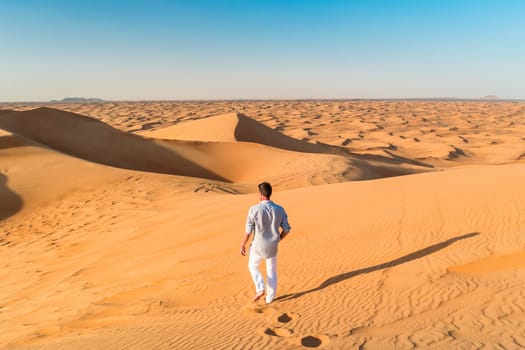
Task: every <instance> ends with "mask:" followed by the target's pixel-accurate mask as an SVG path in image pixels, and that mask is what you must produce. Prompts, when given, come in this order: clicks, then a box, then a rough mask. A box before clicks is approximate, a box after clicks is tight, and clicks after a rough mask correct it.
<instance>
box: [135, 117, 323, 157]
mask: <svg viewBox="0 0 525 350" xmlns="http://www.w3.org/2000/svg"><path fill="white" fill-rule="evenodd" d="M143 134H144V135H147V136H150V137H156V138H163V139H173V140H188V141H214V142H253V143H259V144H261V145H266V146H270V147H274V148H281V149H285V150H289V151H296V152H312V153H322V152H327V151H328V150H327V146H326V145H320V144H318V145H315V144H311V143H308V142H304V141H301V140H297V139H294V138H292V137H289V136H286V135H284V134H282V133H280V132H278V131H276V130H274V129H272V128H269V127H268V126H266V125H264V124H262V123H259V122H258V121H256V120H254V119H251V118H249V117H247V116H246V115H244V114H241V113H228V114H223V115H217V116H212V117H208V118H203V119H198V120H192V121H187V122H183V123H180V124H176V125H173V126H170V127H166V128H162V129H158V130H154V131H147V132H143Z"/></svg>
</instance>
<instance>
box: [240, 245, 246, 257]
mask: <svg viewBox="0 0 525 350" xmlns="http://www.w3.org/2000/svg"><path fill="white" fill-rule="evenodd" d="M241 255H242V256H245V255H246V247H245V246H244V245H242V246H241Z"/></svg>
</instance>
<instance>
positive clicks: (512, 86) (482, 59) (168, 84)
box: [0, 0, 525, 101]
mask: <svg viewBox="0 0 525 350" xmlns="http://www.w3.org/2000/svg"><path fill="white" fill-rule="evenodd" d="M485 95H497V96H499V97H500V98H521V99H523V98H525V1H522V0H514V1H512V0H493V1H485V0H477V1H468V0H439V1H438V0H436V1H432V0H413V1H402V0H400V1H394V0H392V1H379V0H377V1H374V0H370V1H365V0H361V1H357V0H355V1H352V0H346V1H330V0H326V1H308V0H301V1H272V0H264V1H262V0H261V1H259V0H244V1H240V0H239V1H236V0H231V1H220V0H216V1H212V0H210V1H199V0H187V1H155V0H151V1H133V0H129V1H109V0H108V1H73V0H69V1H54V0H46V1H25V0H0V101H43V100H50V99H61V98H63V97H67V96H83V97H100V98H104V99H119V100H121V99H123V100H138V99H172V100H173V99H175V100H177V99H237V98H245V99H250V98H258V99H272V98H277V99H287V98H405V97H406V98H415V97H417V98H425V97H462V98H479V97H481V96H485Z"/></svg>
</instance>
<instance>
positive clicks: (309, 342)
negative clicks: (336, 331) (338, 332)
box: [301, 334, 330, 348]
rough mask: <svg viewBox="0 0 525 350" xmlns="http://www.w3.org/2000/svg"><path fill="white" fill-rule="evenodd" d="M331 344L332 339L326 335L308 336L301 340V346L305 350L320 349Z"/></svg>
mask: <svg viewBox="0 0 525 350" xmlns="http://www.w3.org/2000/svg"><path fill="white" fill-rule="evenodd" d="M329 342H330V338H329V337H328V336H326V335H324V334H316V335H307V336H306V337H302V338H301V345H302V346H304V347H305V348H318V347H320V346H325V345H327V344H328V343H329Z"/></svg>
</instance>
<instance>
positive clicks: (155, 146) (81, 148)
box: [0, 107, 229, 182]
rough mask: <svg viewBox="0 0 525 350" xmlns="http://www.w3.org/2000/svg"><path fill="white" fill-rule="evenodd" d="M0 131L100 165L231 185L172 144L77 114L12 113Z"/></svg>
mask: <svg viewBox="0 0 525 350" xmlns="http://www.w3.org/2000/svg"><path fill="white" fill-rule="evenodd" d="M0 127H2V128H3V129H5V130H7V131H10V132H13V133H15V134H17V135H20V136H23V137H25V138H27V139H28V140H30V141H32V142H36V143H38V144H40V145H43V146H46V147H49V148H51V149H53V150H55V151H59V152H62V153H65V154H68V155H71V156H74V157H78V158H81V159H84V160H87V161H91V162H95V163H99V164H104V165H109V166H113V167H117V168H123V169H131V170H139V171H147V172H154V173H161V174H171V175H182V176H192V177H198V178H205V179H210V180H218V181H225V182H229V181H228V180H227V179H225V178H223V177H222V176H220V175H218V174H217V173H215V172H214V171H213V170H211V169H208V168H206V167H204V166H201V165H199V164H198V163H197V162H195V161H193V160H192V159H189V158H188V157H185V156H184V153H183V152H180V151H178V149H177V148H176V147H174V146H173V145H171V144H169V143H166V142H163V141H162V140H152V139H148V138H145V137H142V136H139V135H135V134H131V133H127V132H124V131H121V130H118V129H115V128H113V127H111V126H110V125H108V124H106V123H103V122H101V121H99V120H97V119H95V118H91V117H88V116H83V115H80V114H76V113H71V112H66V111H61V110H56V109H52V108H46V107H41V108H37V109H33V110H29V111H22V112H14V111H13V112H11V113H6V114H4V115H1V116H0ZM186 144H188V142H186Z"/></svg>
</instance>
